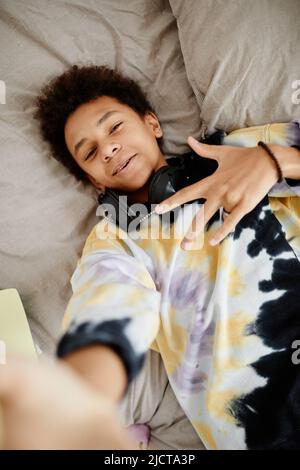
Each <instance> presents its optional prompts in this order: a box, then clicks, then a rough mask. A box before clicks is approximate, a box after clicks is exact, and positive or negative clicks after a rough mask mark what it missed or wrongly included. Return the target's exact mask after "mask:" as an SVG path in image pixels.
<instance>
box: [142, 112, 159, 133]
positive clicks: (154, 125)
mask: <svg viewBox="0 0 300 470" xmlns="http://www.w3.org/2000/svg"><path fill="white" fill-rule="evenodd" d="M145 120H146V121H147V122H148V124H149V125H150V127H151V129H152V130H153V131H154V134H155V137H156V138H159V137H162V135H163V131H162V128H161V127H160V123H159V120H158V117H157V116H156V115H155V114H154V113H152V112H150V111H149V112H148V113H147V114H146V116H145Z"/></svg>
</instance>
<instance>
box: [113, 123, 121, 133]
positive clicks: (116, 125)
mask: <svg viewBox="0 0 300 470" xmlns="http://www.w3.org/2000/svg"><path fill="white" fill-rule="evenodd" d="M121 124H123V123H122V122H119V123H118V124H115V125H114V127H113V128H112V130H111V132H113V131H114V130H116V129H117V128H118V127H119V126H120V125H121Z"/></svg>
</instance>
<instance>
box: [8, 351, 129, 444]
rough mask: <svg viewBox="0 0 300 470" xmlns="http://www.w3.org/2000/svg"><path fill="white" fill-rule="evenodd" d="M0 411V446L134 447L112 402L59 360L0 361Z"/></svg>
mask: <svg viewBox="0 0 300 470" xmlns="http://www.w3.org/2000/svg"><path fill="white" fill-rule="evenodd" d="M0 413H1V414H0V435H3V438H4V439H3V440H4V442H3V444H4V448H5V449H137V446H136V444H135V443H134V442H133V441H131V439H129V437H128V435H127V434H126V433H125V431H124V430H123V429H122V428H121V426H120V424H119V423H118V420H117V416H116V414H115V409H114V407H113V405H112V403H111V401H109V400H106V399H104V398H103V399H102V397H101V396H100V395H99V393H96V392H94V390H93V389H92V388H91V387H89V386H88V385H86V383H85V382H84V381H83V380H82V379H80V378H79V377H78V375H77V374H76V373H75V372H73V371H72V370H71V369H70V368H69V367H68V366H66V365H64V364H62V363H58V362H56V363H47V362H46V363H45V362H40V363H33V362H30V361H25V360H23V361H12V360H10V363H9V365H1V366H0Z"/></svg>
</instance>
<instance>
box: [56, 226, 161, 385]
mask: <svg viewBox="0 0 300 470" xmlns="http://www.w3.org/2000/svg"><path fill="white" fill-rule="evenodd" d="M100 225H101V223H99V224H98V225H97V226H96V227H95V228H94V230H93V231H92V233H91V234H90V236H89V237H88V239H87V241H86V244H85V247H84V250H83V254H82V257H81V259H80V260H79V262H78V263H77V267H76V270H75V272H74V274H73V276H72V278H71V285H72V291H73V295H72V297H71V299H70V301H69V303H68V306H67V309H66V312H65V315H64V321H63V330H64V333H63V336H62V337H61V339H60V341H59V344H58V349H57V355H58V357H60V358H62V357H64V356H66V355H68V354H69V353H71V352H73V351H75V350H77V349H80V348H82V347H84V346H88V345H92V344H102V345H103V344H105V345H107V346H109V347H111V348H112V349H113V350H114V351H115V352H116V353H117V354H119V356H120V358H121V359H122V361H123V362H124V365H125V368H126V371H127V377H128V385H129V383H130V382H131V381H132V379H133V378H134V377H135V376H136V375H137V374H138V372H139V371H140V370H141V368H142V365H143V362H144V358H145V353H146V352H147V350H148V349H149V348H150V345H151V344H152V342H153V341H154V340H155V338H156V335H157V332H158V329H159V308H160V293H159V292H158V291H157V290H156V286H155V283H154V281H153V279H152V277H151V275H150V273H149V271H148V269H147V268H146V265H145V263H144V262H143V260H142V258H141V256H136V255H135V254H133V253H132V251H130V249H128V245H127V244H126V242H125V241H124V240H121V239H119V238H115V239H110V238H107V239H101V237H100V238H98V237H97V235H96V232H97V229H98V230H99V229H100V230H101V227H100Z"/></svg>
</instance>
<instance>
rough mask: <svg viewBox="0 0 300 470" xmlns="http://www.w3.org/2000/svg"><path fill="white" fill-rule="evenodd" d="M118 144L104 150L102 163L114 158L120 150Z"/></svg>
mask: <svg viewBox="0 0 300 470" xmlns="http://www.w3.org/2000/svg"><path fill="white" fill-rule="evenodd" d="M120 148H121V145H120V144H112V145H110V146H108V147H107V148H106V149H104V161H107V160H109V159H110V158H112V157H114V156H115V155H116V154H117V153H118V151H119V150H120Z"/></svg>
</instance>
